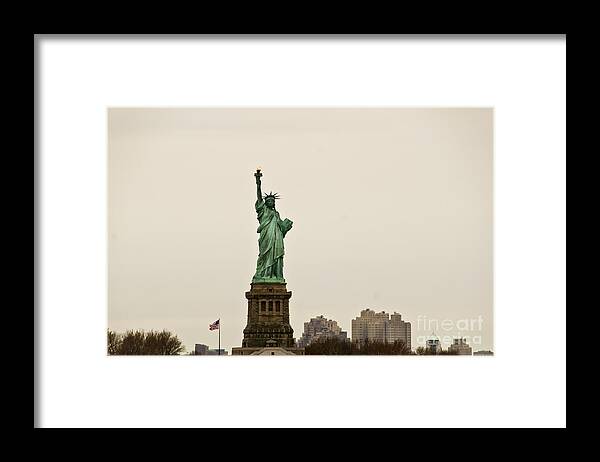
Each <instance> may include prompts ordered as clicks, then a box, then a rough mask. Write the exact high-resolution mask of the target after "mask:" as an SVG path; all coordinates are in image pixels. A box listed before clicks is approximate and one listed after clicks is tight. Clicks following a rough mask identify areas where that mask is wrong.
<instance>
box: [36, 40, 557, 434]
mask: <svg viewBox="0 0 600 462" xmlns="http://www.w3.org/2000/svg"><path fill="white" fill-rule="evenodd" d="M34 42H35V43H34V71H35V74H36V75H35V83H36V85H35V88H34V98H35V105H34V111H35V118H34V121H35V127H34V128H35V132H36V143H34V149H35V152H34V155H35V160H36V163H37V165H38V167H37V172H38V174H37V177H36V178H35V180H36V184H35V197H36V204H35V211H36V217H35V223H34V225H35V228H36V242H35V243H34V244H35V245H34V250H35V251H36V259H35V264H36V265H37V267H38V268H37V271H36V273H35V274H37V277H36V280H35V283H36V289H35V290H36V296H35V297H34V299H35V302H34V303H35V306H34V315H35V324H34V331H35V332H34V334H35V358H34V361H35V364H34V366H35V367H34V370H35V378H34V379H35V383H34V386H35V395H34V407H35V415H34V426H35V427H37V428H67V427H68V428H71V427H80V428H90V427H123V428H136V427H146V428H166V427H169V428H237V427H241V428H250V427H253V428H273V427H283V428H304V427H322V428H364V427H373V428H430V427H444V428H457V427H459V428H475V427H477V428H490V427H496V428H498V427H557V428H564V427H565V426H566V342H562V341H559V342H558V344H556V343H553V344H552V354H551V355H549V353H547V352H546V350H547V349H548V348H550V344H549V343H548V338H549V337H553V338H556V335H558V336H559V337H561V336H563V337H564V336H565V325H566V168H565V166H566V36H564V35H546V36H510V37H503V36H473V37H469V36H414V35H413V36H401V35H399V36H371V37H361V36H343V37H341V36H339V37H338V36H313V37H310V38H309V37H302V36H277V37H274V38H269V37H267V36H235V37H220V36H202V35H198V36H154V37H153V36H139V37H138V36H102V35H94V36H85V35H80V36H53V35H37V36H35V40H34ZM540 346H541V347H540ZM198 356H201V357H198ZM265 396H268V399H269V400H270V402H277V403H281V405H282V406H284V408H285V416H283V417H281V418H277V419H274V418H273V415H272V413H269V412H264V408H263V406H262V403H264V397H265ZM82 403H85V405H82ZM315 403H327V406H326V408H327V409H328V410H329V411H327V412H322V408H320V407H315ZM150 408H151V409H152V412H148V411H149V409H150Z"/></svg>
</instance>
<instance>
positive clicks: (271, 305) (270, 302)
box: [269, 300, 273, 312]
mask: <svg viewBox="0 0 600 462" xmlns="http://www.w3.org/2000/svg"><path fill="white" fill-rule="evenodd" d="M269 311H270V312H272V311H273V300H269Z"/></svg>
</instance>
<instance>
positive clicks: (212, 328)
mask: <svg viewBox="0 0 600 462" xmlns="http://www.w3.org/2000/svg"><path fill="white" fill-rule="evenodd" d="M219 321H220V319H217V320H216V321H215V322H213V323H212V324H209V325H208V330H216V329H218V328H219Z"/></svg>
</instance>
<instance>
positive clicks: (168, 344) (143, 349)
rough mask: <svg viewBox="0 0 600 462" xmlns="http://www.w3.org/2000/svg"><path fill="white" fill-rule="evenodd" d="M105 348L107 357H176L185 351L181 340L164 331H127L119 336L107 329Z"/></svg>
mask: <svg viewBox="0 0 600 462" xmlns="http://www.w3.org/2000/svg"><path fill="white" fill-rule="evenodd" d="M107 348H108V354H109V355H178V354H180V353H183V352H184V351H185V346H183V344H182V343H181V340H179V338H177V336H176V335H174V334H172V333H171V332H168V331H166V330H163V331H162V332H157V331H153V330H151V331H149V332H145V331H143V330H136V331H134V330H128V331H127V332H125V333H124V334H120V333H118V332H114V331H112V330H110V329H109V330H108V332H107Z"/></svg>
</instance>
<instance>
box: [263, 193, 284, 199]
mask: <svg viewBox="0 0 600 462" xmlns="http://www.w3.org/2000/svg"><path fill="white" fill-rule="evenodd" d="M269 197H271V198H272V199H273V200H275V199H280V197H279V194H277V193H273V192H270V193H269V194H265V195H263V199H268V198H269Z"/></svg>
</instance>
